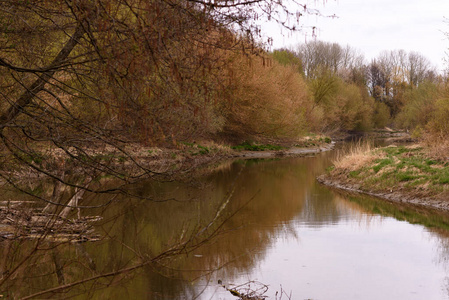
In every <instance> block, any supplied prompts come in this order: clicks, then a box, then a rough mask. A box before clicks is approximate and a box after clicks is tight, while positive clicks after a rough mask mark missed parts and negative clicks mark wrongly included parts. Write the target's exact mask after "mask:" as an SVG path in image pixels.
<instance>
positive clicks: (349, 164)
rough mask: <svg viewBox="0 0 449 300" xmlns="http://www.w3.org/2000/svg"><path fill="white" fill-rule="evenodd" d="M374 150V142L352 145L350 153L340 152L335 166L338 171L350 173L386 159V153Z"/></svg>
mask: <svg viewBox="0 0 449 300" xmlns="http://www.w3.org/2000/svg"><path fill="white" fill-rule="evenodd" d="M374 150H375V148H374V146H373V144H372V142H369V141H366V142H359V143H357V144H355V145H352V146H351V148H350V149H349V150H348V151H342V152H340V153H339V155H338V156H337V158H336V160H335V161H334V165H335V167H336V168H337V169H340V170H345V171H348V172H351V171H355V170H358V169H360V168H362V167H363V166H366V165H369V164H371V163H372V162H373V161H375V160H376V159H379V158H383V157H385V153H383V152H379V151H374Z"/></svg>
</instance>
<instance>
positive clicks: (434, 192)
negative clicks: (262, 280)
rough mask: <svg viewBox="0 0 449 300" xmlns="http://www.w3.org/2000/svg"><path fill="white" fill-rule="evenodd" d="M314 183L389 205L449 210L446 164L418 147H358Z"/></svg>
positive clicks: (415, 145) (448, 184)
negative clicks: (396, 203) (390, 203)
mask: <svg viewBox="0 0 449 300" xmlns="http://www.w3.org/2000/svg"><path fill="white" fill-rule="evenodd" d="M317 180H318V181H319V182H320V183H322V184H325V185H327V186H331V187H335V188H338V189H343V190H346V191H351V192H357V193H364V194H368V195H371V196H375V197H379V198H382V199H385V200H388V201H391V202H399V203H407V204H411V205H417V206H424V207H429V208H433V209H437V210H443V211H449V162H447V161H439V160H435V159H432V158H431V157H430V156H429V155H428V154H427V150H426V149H425V148H424V147H422V146H421V145H418V144H414V145H409V146H389V147H384V148H378V149H373V148H371V147H369V146H368V145H363V146H360V145H359V146H358V148H357V149H353V151H351V152H350V153H349V154H348V155H346V156H344V157H342V158H339V159H337V160H336V161H335V166H334V167H332V168H331V169H330V170H328V172H327V173H326V174H323V175H321V176H319V177H318V178H317Z"/></svg>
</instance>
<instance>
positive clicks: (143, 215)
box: [0, 151, 449, 300]
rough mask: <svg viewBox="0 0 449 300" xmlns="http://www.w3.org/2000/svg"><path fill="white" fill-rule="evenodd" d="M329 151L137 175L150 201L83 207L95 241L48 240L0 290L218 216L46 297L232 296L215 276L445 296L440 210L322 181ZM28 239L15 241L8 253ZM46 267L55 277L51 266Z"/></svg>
mask: <svg viewBox="0 0 449 300" xmlns="http://www.w3.org/2000/svg"><path fill="white" fill-rule="evenodd" d="M335 155H336V151H331V152H324V153H320V154H318V155H316V156H310V157H301V158H282V159H265V160H237V161H232V162H226V163H223V164H221V165H219V166H215V167H214V168H211V169H210V170H209V171H208V172H207V173H206V174H205V175H203V176H201V177H197V178H194V179H193V180H192V182H189V183H185V184H180V183H175V182H167V183H154V182H145V183H140V184H138V185H135V186H133V187H131V188H130V190H132V191H134V192H135V193H136V194H139V195H157V197H156V196H155V198H154V200H155V201H148V200H145V199H142V200H136V199H127V198H126V197H123V198H121V199H116V200H114V202H113V203H112V204H111V205H110V206H109V207H108V208H107V209H106V208H99V209H96V210H92V211H89V214H92V215H102V216H103V220H102V221H101V222H99V223H97V225H96V231H97V232H98V233H100V234H101V236H102V238H101V240H100V241H97V242H86V243H81V244H73V243H68V244H67V243H66V244H61V245H59V247H57V248H56V249H57V250H53V248H54V247H53V246H54V245H55V244H54V243H48V245H47V248H45V249H47V252H46V251H45V249H44V247H42V249H44V250H42V253H41V254H40V255H38V256H37V257H36V258H35V259H33V260H30V261H29V262H27V263H26V264H25V266H24V267H23V272H22V273H20V272H19V274H22V276H17V278H11V279H10V280H9V281H8V282H7V283H6V285H5V286H7V289H6V290H4V291H2V292H3V293H4V294H5V295H15V296H17V297H19V296H24V295H27V294H32V293H35V292H37V291H39V290H43V289H48V288H51V287H52V286H54V285H55V284H57V283H58V280H59V283H60V284H67V283H68V282H73V281H76V280H81V279H83V278H87V277H89V276H90V277H92V276H95V274H101V273H106V272H110V271H111V270H115V269H118V268H126V267H127V266H129V265H133V264H135V263H136V262H138V261H139V260H144V259H145V258H148V257H154V256H156V255H158V254H159V253H160V252H162V251H164V250H166V249H167V247H169V245H172V244H174V243H176V241H177V239H178V238H179V236H181V235H185V234H189V232H194V230H196V229H198V228H204V226H205V224H208V222H210V221H211V220H216V221H217V222H218V220H219V221H220V222H221V221H222V220H226V222H225V223H224V225H223V226H222V227H220V230H219V234H218V236H216V237H214V238H211V239H210V240H209V241H208V242H207V243H205V244H203V245H201V246H200V247H195V248H194V249H190V250H189V251H185V252H182V253H181V254H178V255H176V256H173V257H169V258H167V259H166V260H162V261H160V262H158V264H150V265H146V266H145V267H143V268H140V269H137V270H133V271H129V272H124V273H121V274H118V275H116V276H110V277H108V278H102V279H98V280H95V281H89V282H87V283H84V284H81V285H79V286H77V287H76V288H74V289H71V290H70V291H69V292H68V294H65V293H57V294H51V297H54V298H63V297H67V296H69V295H70V296H71V297H73V298H75V299H237V298H236V297H234V296H233V295H232V294H231V293H230V292H229V291H228V290H226V288H225V287H223V285H224V286H226V287H227V288H228V289H235V286H238V287H237V290H238V291H240V292H245V293H247V292H250V291H254V290H257V289H260V290H258V293H259V294H260V293H262V291H265V290H266V292H265V294H264V295H265V296H268V297H269V298H268V299H345V300H348V299H449V268H448V267H449V265H448V262H449V218H448V216H447V215H445V214H440V213H436V212H433V211H428V210H425V209H416V208H412V207H405V206H398V205H393V204H390V203H386V202H384V201H382V200H379V199H375V198H371V197H366V196H360V195H351V194H342V193H340V192H338V191H333V190H331V189H329V188H327V187H325V186H322V185H320V184H319V183H317V182H316V180H315V178H316V176H318V175H319V174H322V173H323V172H324V171H325V169H326V168H327V167H329V166H330V165H331V160H332V159H333V158H334V157H335ZM102 197H104V196H102ZM97 200H98V199H97ZM90 201H91V202H92V203H94V202H95V201H96V199H95V198H94V197H93V198H92V199H90ZM217 211H219V214H217ZM5 243H6V242H5V241H4V242H3V244H2V248H1V249H2V251H3V254H4V252H5V251H6V250H5V249H7V247H6V246H5ZM9 243H10V244H11V242H9ZM10 244H8V245H10ZM33 245H34V244H33V242H32V241H25V242H22V243H20V245H18V246H17V247H19V246H20V247H22V248H20V249H21V250H17V253H18V254H16V256H17V257H18V258H17V260H20V257H23V256H25V254H26V253H27V249H31V248H32V247H33ZM10 247H11V246H10ZM17 249H19V248H17ZM48 249H51V250H48ZM20 253H22V254H20ZM48 253H50V254H48ZM55 262H58V264H56V263H55ZM53 265H59V266H62V267H61V269H62V270H63V272H62V273H61V274H62V275H61V274H59V273H58V274H59V275H58V276H56V275H55V274H50V273H51V272H50V271H49V270H50V269H52V268H53ZM0 267H1V266H0ZM3 267H4V266H3ZM38 273H39V275H38ZM25 274H26V276H25ZM45 274H47V275H45ZM21 278H22V279H21ZM24 278H26V280H24ZM219 281H220V284H219V283H218V282H219ZM24 282H26V284H24ZM276 293H277V294H276ZM47 296H48V295H47Z"/></svg>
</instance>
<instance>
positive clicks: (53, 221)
mask: <svg viewBox="0 0 449 300" xmlns="http://www.w3.org/2000/svg"><path fill="white" fill-rule="evenodd" d="M100 219H101V217H95V216H94V217H83V218H79V219H76V220H70V219H67V218H64V217H61V216H56V215H51V214H44V213H41V212H36V211H35V210H33V209H27V208H8V207H0V239H33V238H41V239H42V238H43V239H49V240H57V241H70V242H81V241H94V240H98V239H99V236H98V235H97V234H95V232H94V228H93V225H92V223H93V222H95V221H98V220H100Z"/></svg>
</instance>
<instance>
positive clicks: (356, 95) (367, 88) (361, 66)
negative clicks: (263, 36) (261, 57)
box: [272, 41, 449, 152]
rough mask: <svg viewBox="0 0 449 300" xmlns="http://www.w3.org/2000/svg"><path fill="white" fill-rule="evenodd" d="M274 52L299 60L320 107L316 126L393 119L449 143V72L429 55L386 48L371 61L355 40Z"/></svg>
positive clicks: (432, 141)
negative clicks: (355, 46)
mask: <svg viewBox="0 0 449 300" xmlns="http://www.w3.org/2000/svg"><path fill="white" fill-rule="evenodd" d="M272 56H273V57H274V58H275V59H276V60H277V61H279V62H280V63H282V64H284V65H291V66H295V68H296V70H297V72H298V73H300V74H301V75H302V77H303V78H304V80H305V82H306V85H307V87H308V90H309V93H310V96H311V98H312V99H313V105H314V110H315V111H314V112H313V118H314V120H315V122H312V123H311V124H321V128H318V127H316V126H315V129H317V130H324V131H326V130H333V129H343V130H369V129H372V128H379V127H383V126H386V125H389V126H393V127H395V128H398V129H405V130H409V131H411V132H412V133H413V134H414V136H416V137H420V138H423V139H424V140H425V141H426V142H427V143H428V144H429V145H433V146H435V145H440V146H441V145H447V142H446V140H447V138H448V136H447V135H448V134H447V132H449V131H448V129H449V128H448V126H449V125H448V124H449V123H448V122H447V120H449V90H448V77H447V75H445V74H440V73H439V72H438V71H437V70H436V68H435V67H434V66H432V64H431V62H430V61H429V60H428V59H427V58H426V57H424V56H423V55H421V54H419V53H417V52H410V53H407V52H406V51H404V50H393V51H384V52H382V53H381V54H380V55H379V56H378V57H377V58H375V59H373V60H372V61H371V62H369V63H366V62H365V59H364V56H363V54H361V53H359V52H358V51H357V50H355V49H353V48H351V47H349V46H346V47H342V46H340V45H338V44H335V43H326V42H321V41H314V42H310V43H306V44H301V45H299V46H298V47H296V48H295V49H289V50H285V49H284V50H276V51H274V52H273V53H272ZM438 151H440V152H441V151H442V149H441V148H439V150H438ZM438 151H436V152H438Z"/></svg>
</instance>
